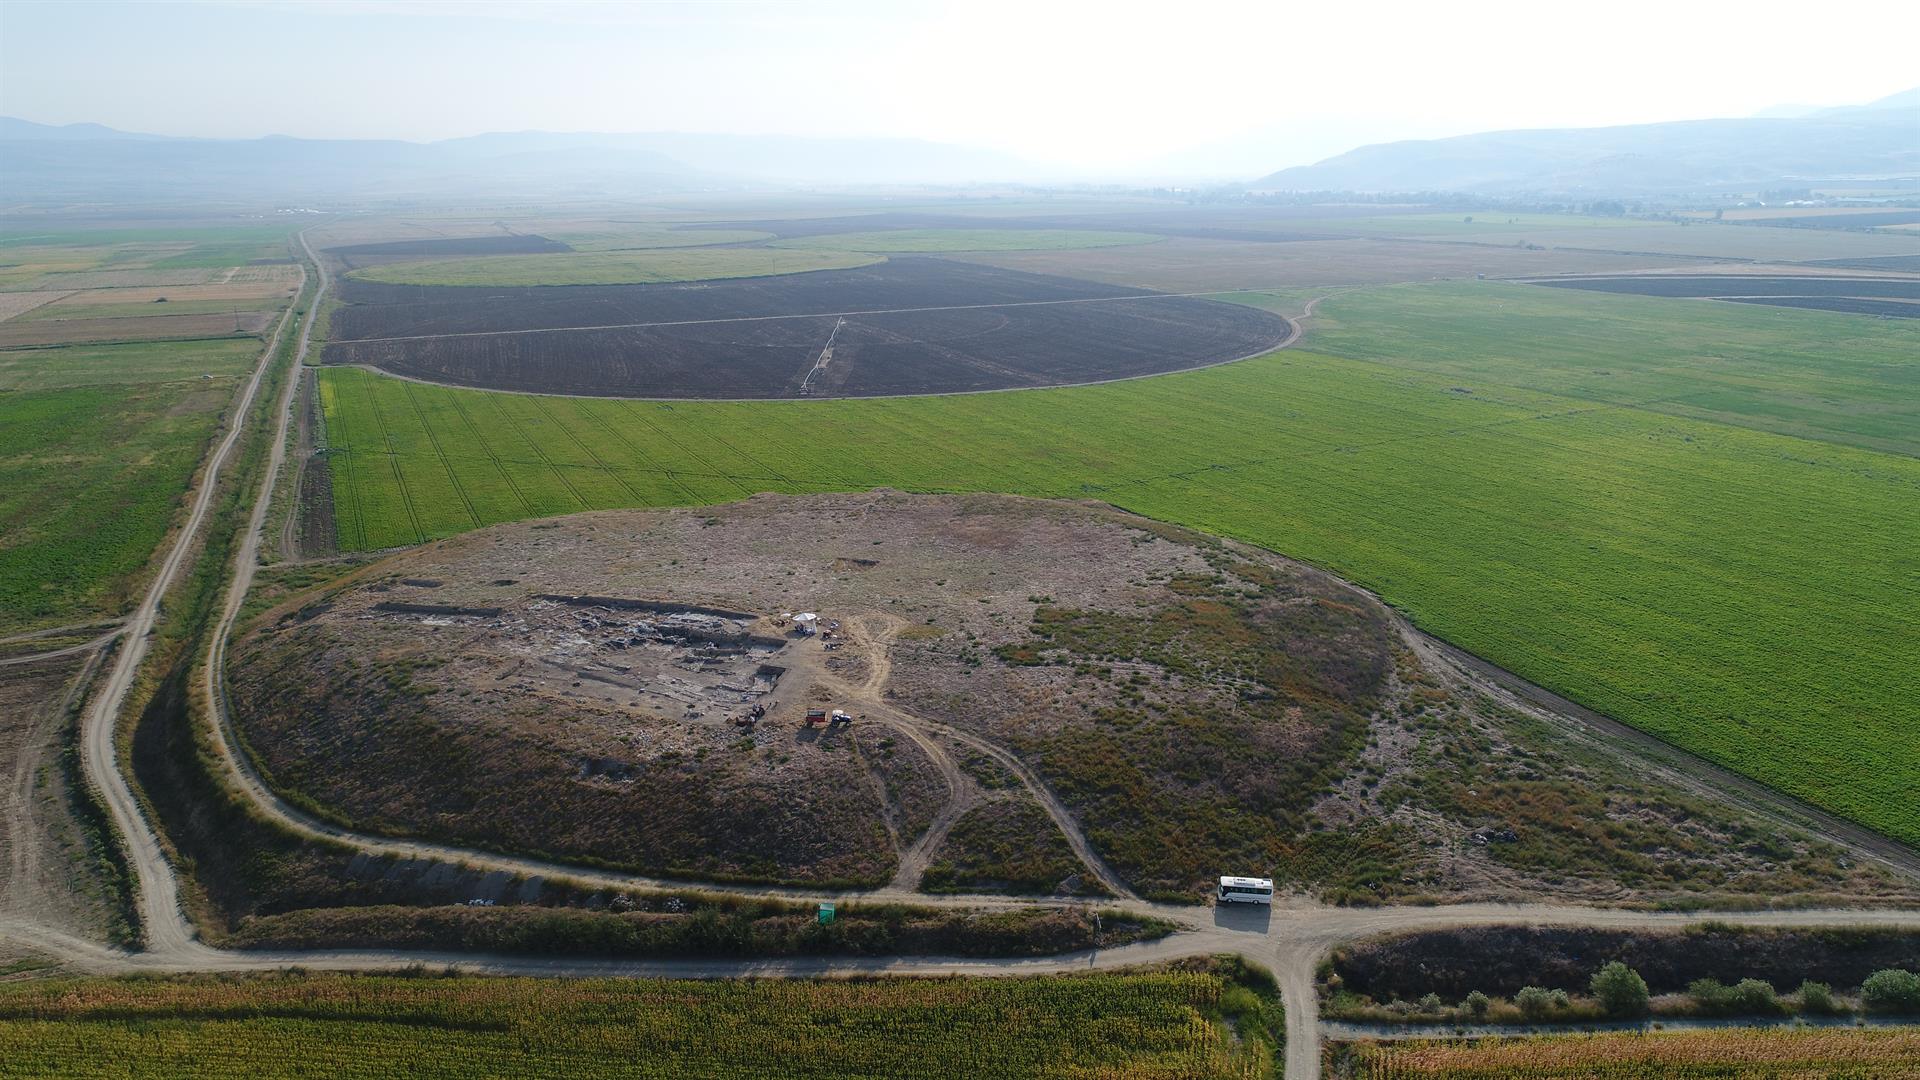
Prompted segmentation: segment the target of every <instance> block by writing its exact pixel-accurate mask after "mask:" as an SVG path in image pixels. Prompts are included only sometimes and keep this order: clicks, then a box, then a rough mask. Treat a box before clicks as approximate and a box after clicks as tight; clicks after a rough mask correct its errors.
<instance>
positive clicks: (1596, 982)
mask: <svg viewBox="0 0 1920 1080" xmlns="http://www.w3.org/2000/svg"><path fill="white" fill-rule="evenodd" d="M1593 996H1594V997H1596V998H1599V999H1600V1004H1601V1006H1602V1007H1603V1008H1605V1009H1606V1010H1607V1015H1609V1016H1645V1015H1646V1012H1647V998H1648V994H1647V980H1645V979H1643V978H1641V977H1640V973H1639V972H1637V971H1635V970H1633V969H1632V968H1630V967H1628V966H1627V965H1625V964H1623V963H1621V962H1620V961H1618V960H1615V961H1613V962H1612V963H1610V964H1608V965H1606V966H1605V967H1603V968H1601V969H1600V970H1599V971H1596V972H1594V973H1593Z"/></svg>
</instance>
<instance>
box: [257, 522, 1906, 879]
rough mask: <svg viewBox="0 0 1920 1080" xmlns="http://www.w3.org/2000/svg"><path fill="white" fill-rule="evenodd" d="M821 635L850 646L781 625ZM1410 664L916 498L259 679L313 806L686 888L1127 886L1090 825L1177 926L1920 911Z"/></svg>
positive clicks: (507, 539)
mask: <svg viewBox="0 0 1920 1080" xmlns="http://www.w3.org/2000/svg"><path fill="white" fill-rule="evenodd" d="M294 584H296V585H297V583H294ZM569 597H571V598H574V599H571V600H567V599H564V598H569ZM687 605H691V606H693V607H694V608H696V609H711V610H704V611H703V610H691V611H688V610H680V608H681V607H682V606H687ZM802 610H817V611H819V612H821V613H822V614H823V616H824V617H825V618H827V619H829V620H832V621H837V622H839V623H840V624H841V625H842V629H841V630H840V633H839V637H840V640H839V641H837V642H835V648H834V649H832V650H829V649H827V648H825V647H823V645H822V644H821V642H820V641H819V640H817V639H812V638H796V637H794V636H793V635H792V634H791V633H790V629H789V627H787V626H783V625H781V624H780V623H779V622H777V621H776V620H777V619H778V617H779V616H780V614H781V613H785V612H794V611H802ZM690 628H691V629H692V630H695V631H698V633H697V634H695V635H694V636H693V637H691V638H689V637H688V636H687V634H688V632H689V629H690ZM1414 647H1415V643H1414V642H1413V640H1412V639H1410V638H1407V637H1405V636H1404V634H1403V631H1402V629H1401V628H1400V627H1399V626H1398V625H1397V624H1396V623H1395V621H1394V620H1393V619H1392V618H1391V617H1390V616H1389V615H1388V614H1387V613H1386V612H1385V611H1384V610H1383V609H1382V608H1381V607H1380V606H1379V605H1378V604H1377V603H1375V602H1374V601H1372V600H1371V599H1370V598H1368V597H1366V596H1365V595H1364V594H1361V593H1358V592H1356V591H1354V590H1352V589H1350V588H1348V587H1346V586H1344V585H1342V584H1340V583H1339V582H1337V581H1335V580H1334V579H1332V578H1329V577H1327V576H1325V575H1323V574H1320V573H1318V572H1316V571H1312V570H1309V569H1307V568H1304V567H1301V566H1299V565H1297V564H1293V563H1290V562H1288V561H1286V560H1283V559H1280V558H1278V557H1275V556H1273V555H1271V554H1268V553H1265V552H1260V551H1258V550H1256V549H1252V548H1248V547H1245V546H1242V545H1238V544H1232V543H1229V542H1224V541H1219V540H1215V539H1212V538H1209V537H1205V536H1202V535H1200V534H1196V533H1192V532H1189V531H1186V530H1183V529H1177V528H1173V527H1169V526H1163V525H1159V524H1156V523H1153V522H1149V521H1146V520H1144V519H1139V518H1133V517H1130V516H1127V515H1123V514H1119V513H1117V512H1114V511H1111V510H1107V509H1103V508H1099V507H1095V506H1091V505H1087V504H1067V503H1043V502H1032V501H1027V500H1019V499H1013V498H1008V497H997V496H970V497H952V496H906V495H898V494H890V493H884V492H881V493H874V494H869V495H841V496H814V497H805V498H798V499H796V498H786V497H776V496H763V497H759V498H755V499H752V500H749V501H747V502H745V503H736V504H732V505H729V506H725V507H718V508H712V509H708V510H698V511H694V510H683V511H655V512H608V513H600V514H589V515H578V516H575V517H570V518H562V519H555V520H550V521H542V522H535V523H530V524H518V525H509V526H501V527H497V528H494V529H490V530H487V531H484V532H479V533H473V534H468V535H466V536H462V537H459V538H456V539H453V540H448V541H442V542H439V543H436V544H434V545H431V546H429V547H427V548H424V549H420V550H419V551H417V552H414V553H411V554H407V555H401V556H396V557H393V558H391V559H388V560H385V561H383V562H380V563H376V564H374V565H372V566H370V567H368V568H366V569H365V570H363V571H361V572H359V573H358V574H357V575H355V576H354V577H352V578H349V579H347V581H346V582H345V583H344V584H340V585H334V586H328V587H325V588H323V589H321V590H317V591H316V590H309V591H306V592H298V591H296V592H294V593H292V594H290V595H289V597H288V598H287V599H285V600H284V601H282V602H281V603H279V604H278V606H276V607H274V608H272V609H271V610H266V611H264V612H263V613H262V614H260V615H259V617H258V618H256V620H255V621H254V623H253V626H252V628H251V629H250V630H249V631H248V632H247V633H245V634H244V635H243V637H242V639H241V640H240V641H239V642H238V645H237V648H236V649H235V651H234V654H233V656H234V659H233V664H232V679H233V686H234V696H235V703H236V708H237V717H238V720H239V723H240V725H241V729H242V731H243V733H244V735H245V737H246V739H247V741H248V744H249V746H250V747H251V748H252V750H253V752H254V753H255V754H256V755H257V757H258V759H259V761H260V763H261V765H262V766H263V768H264V770H265V772H266V773H267V774H268V775H269V776H270V778H271V779H272V781H273V782H274V783H275V784H276V785H277V787H278V788H279V789H280V790H281V791H282V792H283V793H284V794H286V795H287V796H288V797H289V798H291V799H293V800H294V801H295V802H297V803H299V804H300V805H302V806H305V807H308V808H310V809H313V810H315V811H316V812H320V813H323V814H326V815H330V816H333V817H335V818H337V819H340V820H345V821H348V822H351V823H352V824H354V825H355V826H357V827H361V828H368V829H374V830H377V831H383V832H391V833H408V834H421V835H427V836H431V837H435V838H440V839H446V840H452V841H456V842H461V843H468V844H477V845H481V846H486V847H493V848H499V849H506V850H513V851H520V852H531V853H541V854H547V855H553V856H558V857H563V858H568V859H572V860H576V861H582V862H590V863H597V864H605V865H614V866H623V867H632V868H637V869H644V870H648V871H652V872H659V873H668V874H676V875H686V876H693V877H701V878H713V879H725V878H748V879H759V880H775V881H795V882H816V883H818V882H844V883H849V884H863V885H877V884H880V883H883V882H887V881H892V882H893V883H894V884H895V885H896V886H901V887H913V886H914V885H916V884H917V885H920V886H921V887H924V888H928V889H935V890H949V891H950V890H956V889H958V890H975V889H979V890H995V891H1036V892H1075V891H1094V892H1097V891H1098V890H1099V873H1098V869H1097V868H1096V867H1092V866H1088V865H1085V864H1084V863H1083V862H1082V861H1081V860H1080V859H1079V858H1078V857H1077V856H1075V855H1074V853H1073V850H1072V848H1071V847H1070V846H1069V843H1068V836H1067V835H1066V834H1063V833H1062V831H1061V828H1060V825H1059V823H1062V822H1064V823H1065V824H1066V826H1067V827H1068V828H1070V829H1072V830H1075V831H1076V832H1078V833H1083V834H1084V836H1085V837H1086V839H1087V841H1089V842H1090V844H1091V847H1092V849H1093V850H1094V851H1095V852H1097V854H1098V855H1099V856H1100V858H1101V859H1102V860H1104V862H1105V863H1106V864H1107V865H1109V866H1111V867H1112V869H1113V870H1114V871H1116V872H1117V874H1118V877H1119V878H1120V879H1122V880H1124V881H1125V882H1126V883H1127V884H1128V885H1130V886H1131V887H1132V888H1134V889H1135V890H1136V891H1139V892H1142V893H1145V894H1148V895H1154V896H1162V897H1167V898H1192V897H1195V896H1196V895H1197V894H1198V893H1199V892H1200V891H1202V890H1203V889H1204V888H1205V885H1206V882H1207V881H1208V880H1209V879H1210V877H1211V876H1213V875H1215V874H1218V873H1221V872H1224V871H1226V870H1241V871H1250V872H1261V873H1268V872H1271V873H1273V874H1274V875H1275V876H1277V877H1280V878H1282V879H1284V880H1286V881H1288V882H1291V883H1294V884H1296V885H1299V886H1302V887H1306V888H1310V889H1317V890H1320V891H1323V892H1324V893H1325V894H1326V895H1328V896H1329V897H1331V898H1333V899H1336V900H1347V901H1357V902H1378V901H1380V900H1392V899H1420V898H1429V897H1507V898H1515V897H1531V896H1537V895H1540V894H1542V893H1548V894H1554V895H1561V896H1577V897H1587V898H1595V899H1610V900H1626V901H1640V902H1662V901H1664V902H1682V903H1689V904H1698V903H1709V902H1712V901H1713V900H1715V899H1716V898H1721V897H1726V896H1751V895H1754V894H1757V893H1763V894H1767V895H1770V896H1782V895H1824V894H1829V893H1839V892H1845V893H1847V894H1849V895H1852V896H1855V897H1863V896H1874V895H1886V896H1897V895H1901V894H1902V886H1900V885H1899V884H1897V883H1895V882H1893V881H1891V880H1890V879H1888V878H1887V877H1886V876H1884V875H1883V874H1881V873H1880V872H1878V871H1877V870H1872V869H1868V868H1865V867H1862V866H1857V865H1853V864H1851V863H1849V862H1848V861H1847V860H1845V859H1844V858H1843V857H1842V856H1841V855H1840V853H1839V852H1838V851H1837V850H1835V849H1832V848H1830V847H1827V846H1824V845H1821V844H1818V843H1815V842H1813V841H1811V840H1809V839H1807V838H1806V837H1804V836H1801V835H1799V834H1797V833H1793V832H1791V831H1787V830H1780V829H1777V828H1772V827H1762V826H1759V825H1756V824H1755V823H1753V822H1751V821H1748V820H1746V819H1744V818H1743V817H1742V816H1741V815H1739V814H1738V813H1736V812H1734V811H1732V810H1730V809H1728V808H1726V807H1724V806H1722V805H1720V804H1718V803H1716V802H1714V801H1713V800H1712V799H1710V798H1708V797H1706V796H1704V795H1695V794H1687V793H1685V792H1677V791H1674V790H1671V789H1670V788H1668V787H1663V786H1662V783H1663V782H1662V781H1658V780H1656V779H1653V778H1649V777H1646V776H1643V775H1635V774H1634V773H1633V772H1632V770H1630V769H1629V768H1628V767H1626V766H1623V765H1622V764H1621V763H1620V762H1619V761H1618V760H1617V759H1616V758H1615V757H1614V756H1613V755H1612V753H1611V752H1609V751H1607V750H1606V749H1605V748H1602V747H1597V746H1590V745H1587V744H1584V743H1581V742H1579V741H1577V740H1574V739H1573V738H1571V737H1569V736H1565V735H1561V734H1556V733H1555V732H1553V731H1551V730H1549V729H1548V728H1547V727H1546V726H1545V725H1544V724H1542V723H1540V722H1538V721H1536V720H1533V719H1531V718H1529V717H1528V716H1526V715H1523V714H1520V713H1517V712H1512V711H1509V710H1506V709H1504V708H1501V707H1499V706H1497V705H1495V704H1494V703H1493V702H1491V701H1489V700H1486V699H1484V698H1482V697H1481V696H1480V695H1479V694H1478V693H1477V692H1476V691H1474V690H1473V689H1472V687H1471V686H1469V685H1467V684H1465V683H1464V682H1462V681H1461V677H1459V676H1457V675H1453V674H1450V673H1448V671H1443V670H1442V669H1441V668H1439V667H1436V666H1434V665H1433V664H1432V663H1429V662H1427V661H1423V660H1422V659H1420V658H1419V656H1417V655H1416V654H1415V652H1414V651H1413V649H1414ZM1449 670H1450V669H1449ZM756 704H757V705H760V706H762V707H763V708H764V710H765V716H764V718H763V719H761V720H760V721H759V722H758V723H757V724H755V725H752V726H747V725H744V724H741V723H738V721H742V720H745V719H746V718H747V716H748V715H749V710H750V709H751V708H752V707H753V706H755V705H756ZM809 708H820V709H829V710H830V709H834V708H844V709H846V710H848V711H849V712H851V713H853V714H854V715H855V717H856V719H855V721H854V722H853V723H852V724H850V725H833V726H828V727H824V728H823V727H814V726H807V725H803V724H802V723H801V720H802V715H803V713H804V712H805V711H806V710H807V709H809ZM1016 769H1017V770H1019V771H1018V772H1016V771H1015V770H1016ZM1055 799H1057V806H1054V807H1053V808H1050V806H1049V803H1048V801H1047V800H1055ZM1062 814H1064V816H1062ZM1048 818H1051V819H1052V820H1048Z"/></svg>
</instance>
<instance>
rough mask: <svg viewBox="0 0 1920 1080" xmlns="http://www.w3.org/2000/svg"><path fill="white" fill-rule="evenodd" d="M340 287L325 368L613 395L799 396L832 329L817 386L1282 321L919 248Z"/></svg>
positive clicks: (990, 377)
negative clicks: (621, 271) (561, 282)
mask: <svg viewBox="0 0 1920 1080" xmlns="http://www.w3.org/2000/svg"><path fill="white" fill-rule="evenodd" d="M341 286H342V288H341V295H342V298H343V299H344V300H345V301H346V302H347V304H348V306H346V307H344V308H342V309H341V310H340V311H338V312H336V313H335V315H334V316H333V323H332V336H333V340H332V341H331V342H329V344H328V345H327V347H326V350H325V354H324V359H325V362H327V363H330V364H365V365H368V366H372V367H377V368H380V369H382V370H385V371H389V372H392V373H394V374H397V375H404V376H408V377H412V378H420V379H426V380H430V381H433V382H444V383H453V384H457V385H462V386H478V387H487V388H492V389H502V390H525V391H542V392H549V393H568V394H593V395H605V396H612V397H674V398H701V397H708V398H712V397H721V398H759V397H786V396H791V395H793V394H795V393H797V392H798V390H799V389H800V387H801V385H802V384H803V383H804V382H806V381H807V378H808V373H809V372H810V371H812V370H813V369H814V367H815V365H816V363H817V362H818V361H819V360H820V357H821V352H822V350H823V349H824V348H825V346H826V345H827V342H828V339H829V337H830V336H831V337H832V340H833V351H832V354H831V358H830V360H829V361H828V363H827V364H826V365H825V366H824V367H823V368H821V369H820V370H819V371H818V372H817V373H815V374H814V375H813V377H812V381H811V383H810V384H808V385H809V389H810V391H811V392H812V393H813V395H814V396H823V395H824V396H854V397H858V396H873V395H883V394H915V393H950V392H957V391H972V390H995V389H1003V388H1008V387H1020V386H1047V385H1056V384H1061V383H1076V382H1092V381H1097V380H1103V379H1114V378H1124V377H1128V376H1135V375H1150V374H1157V373H1161V372H1167V371H1178V370H1181V369H1184V368H1191V367H1200V366H1204V365H1206V364H1212V363H1219V362H1222V361H1227V360H1234V359H1237V358H1240V357H1243V356H1248V355H1252V354H1254V353H1258V352H1260V351H1262V350H1264V349H1266V348H1268V347H1270V346H1273V345H1276V344H1278V343H1279V342H1281V341H1282V340H1284V339H1285V338H1286V336H1287V334H1288V330H1289V328H1288V325H1287V323H1286V321H1285V320H1284V319H1281V318H1279V317H1278V316H1276V315H1273V314H1270V313H1267V312H1263V311H1258V310H1255V309H1252V308H1246V307H1241V306H1238V305H1232V304H1222V303H1218V302H1215V301H1210V300H1200V299H1193V298H1186V297H1173V296H1164V295H1160V294H1155V293H1150V292H1146V291H1144V290H1140V289H1131V288H1126V287H1124V286H1112V285H1102V284H1099V283H1095V282H1087V281H1078V280H1075V279H1072V278H1064V277H1054V276H1048V275H1041V274H1027V273H1022V272H1019V271H1012V270H1003V269H999V268H995V267H988V266H979V265H973V264H968V263H959V262H951V261H947V260H941V259H926V258H896V259H893V260H890V261H888V262H886V263H881V264H877V265H875V266H871V267H863V268H861V269H858V270H845V271H822V272H816V273H808V274H791V275H784V276H781V277H766V278H747V279H739V280H734V281H713V282H693V283H675V284H662V285H612V286H547V287H530V288H504V289H503V288H457V287H425V286H408V285H385V284H379V283H374V282H363V281H355V280H353V279H351V278H348V279H345V280H343V281H342V282H341ZM842 320H844V321H842ZM836 325H837V326H838V330H837V331H836V330H835V327H836Z"/></svg>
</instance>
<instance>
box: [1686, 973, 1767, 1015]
mask: <svg viewBox="0 0 1920 1080" xmlns="http://www.w3.org/2000/svg"><path fill="white" fill-rule="evenodd" d="M1687 993H1688V994H1690V995H1691V996H1692V997H1693V1000H1694V1001H1695V1002H1696V1003H1697V1004H1698V1005H1699V1006H1700V1011H1701V1012H1704V1013H1708V1014H1711V1015H1714V1016H1777V1015H1779V1014H1780V1013H1783V1012H1785V1011H1786V1007H1785V1006H1784V1005H1782V1004H1781V1002H1780V996H1779V995H1778V994H1776V993H1775V992H1774V989H1773V984H1771V983H1769V982H1767V981H1766V980H1764V979H1741V980H1740V981H1739V982H1737V983H1735V984H1734V985H1732V986H1725V985H1722V984H1721V982H1720V980H1718V979H1695V980H1694V981H1693V982H1692V983H1691V984H1689V985H1688V987H1687Z"/></svg>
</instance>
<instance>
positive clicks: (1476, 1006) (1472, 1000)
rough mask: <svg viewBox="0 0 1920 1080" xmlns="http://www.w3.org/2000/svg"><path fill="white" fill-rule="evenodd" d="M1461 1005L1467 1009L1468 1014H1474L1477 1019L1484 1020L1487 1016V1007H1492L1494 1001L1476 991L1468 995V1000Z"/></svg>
mask: <svg viewBox="0 0 1920 1080" xmlns="http://www.w3.org/2000/svg"><path fill="white" fill-rule="evenodd" d="M1461 1004H1462V1005H1465V1006H1466V1007H1467V1012H1468V1013H1470V1014H1472V1015H1473V1017H1474V1018H1475V1019H1482V1018H1484V1017H1485V1016H1486V1015H1487V1006H1488V1005H1491V1004H1492V1001H1490V1000H1489V999H1488V998H1487V995H1485V994H1483V993H1481V992H1480V991H1478V990H1475V991H1473V992H1472V993H1470V994H1468V995H1467V997H1466V1000H1465V1001H1462V1002H1461Z"/></svg>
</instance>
